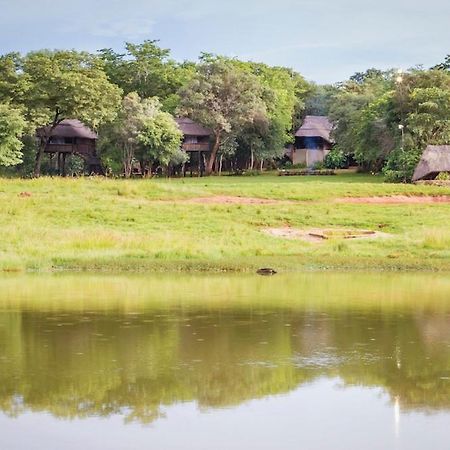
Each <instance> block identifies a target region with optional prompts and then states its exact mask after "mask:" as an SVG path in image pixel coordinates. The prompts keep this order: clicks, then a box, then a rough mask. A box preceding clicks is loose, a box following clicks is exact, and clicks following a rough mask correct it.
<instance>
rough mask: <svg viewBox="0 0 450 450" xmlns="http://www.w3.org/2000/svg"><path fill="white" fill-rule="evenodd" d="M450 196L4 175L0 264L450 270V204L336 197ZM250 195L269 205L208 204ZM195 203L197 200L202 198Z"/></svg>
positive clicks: (224, 180)
mask: <svg viewBox="0 0 450 450" xmlns="http://www.w3.org/2000/svg"><path fill="white" fill-rule="evenodd" d="M388 195H408V196H412V195H415V196H416V195H422V196H423V195H433V196H434V195H450V188H448V187H435V186H411V185H395V184H385V183H382V179H381V178H379V177H373V176H366V175H359V174H350V175H342V174H341V175H338V176H335V177H276V176H260V177H212V178H201V179H198V178H192V179H190V178H186V179H173V180H130V181H126V180H108V179H102V178H98V179H97V178H96V179H57V178H55V179H50V178H42V179H39V180H9V179H8V180H7V179H3V180H0V227H1V228H0V229H1V236H0V270H3V271H24V270H44V271H48V270H65V269H70V270H97V271H155V270H156V271H170V270H197V271H200V270H204V271H209V270H211V271H221V270H253V269H255V268H257V267H261V266H273V267H276V268H279V269H281V270H305V269H324V268H333V269H340V268H342V269H380V270H383V269H385V270H407V269H411V270H450V225H449V220H450V204H449V203H436V204H427V203H425V204H364V203H363V204H352V203H340V202H336V199H338V198H345V197H367V196H388ZM214 196H240V197H251V198H260V199H270V200H273V202H272V203H269V204H258V203H252V204H245V203H244V204H241V203H226V202H223V201H211V200H210V201H205V202H202V201H201V200H198V199H199V198H203V197H205V198H211V197H214ZM192 199H196V200H195V201H192ZM286 226H291V227H296V228H300V229H306V228H321V227H322V228H348V229H371V230H382V231H383V233H387V234H388V235H389V238H386V239H373V240H370V239H365V240H343V239H338V238H336V239H330V240H327V241H325V242H323V243H319V244H317V243H311V242H304V241H301V240H290V239H285V238H282V237H274V236H269V235H267V234H265V233H263V232H262V231H261V230H262V229H264V228H266V227H286Z"/></svg>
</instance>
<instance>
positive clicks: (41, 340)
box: [0, 274, 450, 426]
mask: <svg viewBox="0 0 450 450" xmlns="http://www.w3.org/2000/svg"><path fill="white" fill-rule="evenodd" d="M0 289H1V290H0V409H1V410H2V411H3V412H4V413H6V414H7V415H9V416H13V417H17V416H20V415H21V414H23V413H24V412H26V411H33V412H49V413H51V414H52V415H54V416H56V417H61V418H85V417H90V416H102V417H111V416H113V415H116V414H121V415H124V416H125V417H126V420H127V421H138V422H142V423H149V422H152V421H154V420H155V419H157V418H159V417H161V416H162V415H163V414H164V410H165V408H166V407H167V406H168V405H175V404H179V403H180V402H191V401H195V402H196V403H197V405H198V407H199V408H200V409H211V408H214V409H215V408H223V407H228V406H233V405H239V404H241V403H243V402H246V401H249V400H251V399H257V398H263V397H267V396H271V395H275V394H283V393H289V392H291V391H293V390H295V389H296V388H298V387H299V386H303V385H304V384H305V383H308V382H312V381H314V380H318V379H321V378H323V377H325V378H329V379H334V378H339V379H340V380H341V383H342V385H343V386H346V387H348V386H364V387H375V388H381V389H382V390H383V392H385V393H387V394H388V395H389V398H390V401H391V402H392V405H393V411H394V414H395V421H396V424H397V426H398V421H399V417H400V411H401V410H410V411H413V410H426V411H442V412H444V411H448V410H449V409H450V281H449V280H448V278H447V277H445V276H437V275H417V274H414V275H399V274H395V275H364V274H306V275H292V274H291V275H283V276H279V277H274V278H270V279H265V278H260V277H256V276H237V275H235V276H214V277H188V276H170V277H169V276H161V277H155V276H152V277H141V276H134V277H87V276H60V277H59V276H36V277H32V276H28V277H8V278H4V279H1V280H0Z"/></svg>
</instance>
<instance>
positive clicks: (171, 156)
mask: <svg viewBox="0 0 450 450" xmlns="http://www.w3.org/2000/svg"><path fill="white" fill-rule="evenodd" d="M142 125H143V126H142V129H141V130H140V131H139V134H138V137H137V140H138V143H139V147H138V152H137V157H138V159H139V160H140V161H143V162H145V163H155V162H158V163H159V164H162V165H164V166H166V165H168V164H169V163H170V162H177V161H180V160H181V161H182V160H183V159H184V158H181V157H180V156H181V155H180V154H179V153H180V146H181V142H182V138H183V134H182V133H181V131H180V129H179V128H178V125H177V124H176V122H175V121H174V120H173V118H172V116H171V115H170V114H168V113H166V112H162V111H157V112H156V113H155V114H154V115H153V116H151V117H146V118H145V120H144V122H143V124H142ZM182 162H183V161H182Z"/></svg>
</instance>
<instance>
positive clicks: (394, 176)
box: [383, 149, 422, 183]
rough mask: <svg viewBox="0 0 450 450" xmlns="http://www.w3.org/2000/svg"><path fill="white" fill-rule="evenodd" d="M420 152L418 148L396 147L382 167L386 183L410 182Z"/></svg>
mask: <svg viewBox="0 0 450 450" xmlns="http://www.w3.org/2000/svg"><path fill="white" fill-rule="evenodd" d="M421 154H422V151H421V150H418V149H408V150H402V149H396V150H394V151H393V152H392V153H391V154H390V155H389V157H388V159H387V161H386V164H385V166H384V168H383V175H384V177H385V181H386V182H387V183H410V182H411V179H412V176H413V174H414V169H415V168H416V166H417V163H418V162H419V160H420V156H421Z"/></svg>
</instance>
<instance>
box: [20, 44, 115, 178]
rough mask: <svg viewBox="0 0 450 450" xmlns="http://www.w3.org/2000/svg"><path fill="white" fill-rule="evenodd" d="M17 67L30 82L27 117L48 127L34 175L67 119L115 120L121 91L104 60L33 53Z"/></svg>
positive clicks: (81, 54)
mask: <svg viewBox="0 0 450 450" xmlns="http://www.w3.org/2000/svg"><path fill="white" fill-rule="evenodd" d="M18 70H19V76H20V78H23V79H24V80H25V81H26V83H27V91H26V95H25V96H24V98H23V106H24V109H25V114H26V118H27V120H28V122H29V123H30V124H33V125H34V127H35V128H43V127H45V128H43V129H44V135H43V138H42V139H41V144H40V145H39V148H38V151H37V153H36V161H35V167H34V175H35V176H39V175H40V171H41V162H42V157H43V155H44V151H45V148H46V146H47V145H48V143H49V141H50V136H51V134H52V132H53V130H54V129H55V127H56V126H57V125H58V124H59V123H61V122H62V121H63V120H64V119H66V118H78V119H80V120H81V121H83V122H84V123H86V124H87V125H90V126H92V127H93V128H97V127H98V126H99V125H101V124H102V123H104V122H107V121H110V120H112V119H113V118H114V117H115V115H116V110H117V108H118V106H119V103H120V95H121V91H120V89H119V88H118V87H117V86H115V85H113V84H112V83H111V82H110V81H109V80H108V78H107V76H106V74H105V72H104V70H103V63H102V61H100V60H99V58H97V57H95V56H93V55H90V54H88V53H84V52H76V51H47V50H42V51H38V52H32V53H29V54H28V55H26V56H25V57H24V58H23V59H22V61H21V64H20V65H19V67H18ZM47 125H48V126H47Z"/></svg>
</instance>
